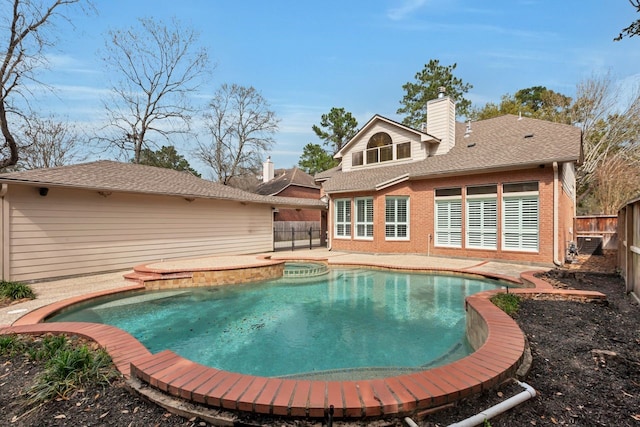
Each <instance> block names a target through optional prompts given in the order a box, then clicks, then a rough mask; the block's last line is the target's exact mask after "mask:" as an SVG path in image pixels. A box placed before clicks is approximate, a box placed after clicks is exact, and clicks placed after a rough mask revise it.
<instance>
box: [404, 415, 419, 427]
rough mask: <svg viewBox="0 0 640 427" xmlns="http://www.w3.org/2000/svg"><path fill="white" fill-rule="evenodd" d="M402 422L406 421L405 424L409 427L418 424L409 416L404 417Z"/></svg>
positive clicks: (414, 426) (416, 426)
mask: <svg viewBox="0 0 640 427" xmlns="http://www.w3.org/2000/svg"><path fill="white" fill-rule="evenodd" d="M404 422H405V423H407V425H408V426H409V427H418V424H416V423H415V421H413V420H412V419H411V418H409V417H406V418H405V419H404Z"/></svg>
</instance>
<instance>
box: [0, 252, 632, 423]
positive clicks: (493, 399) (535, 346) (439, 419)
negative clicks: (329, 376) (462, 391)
mask: <svg viewBox="0 0 640 427" xmlns="http://www.w3.org/2000/svg"><path fill="white" fill-rule="evenodd" d="M591 258H593V257H591ZM604 258H606V257H602V259H596V260H591V264H590V265H589V267H588V268H589V270H590V271H586V270H587V268H585V265H586V264H587V261H589V260H588V259H583V260H582V261H580V262H579V263H576V264H572V265H571V266H566V268H563V269H558V270H553V271H551V272H550V273H548V274H546V277H545V278H546V279H547V280H548V281H549V282H551V283H552V284H553V285H554V286H557V287H561V288H574V289H585V290H597V291H600V292H603V293H604V294H606V295H607V302H606V303H605V304H595V303H581V302H576V301H537V300H523V301H522V302H521V305H520V309H519V311H518V313H517V315H516V316H515V319H516V321H517V322H518V323H519V325H520V326H521V328H522V330H523V331H524V332H525V334H526V336H527V338H528V341H529V344H530V347H531V352H532V355H533V362H532V367H531V370H530V371H529V373H528V375H527V377H526V378H524V379H523V380H524V381H525V382H526V383H527V384H529V385H531V386H532V387H534V388H535V389H536V391H537V396H536V397H534V398H532V399H530V400H528V401H526V402H524V403H522V404H520V405H518V406H517V407H515V408H513V409H511V410H509V411H507V412H505V413H503V414H502V415H499V416H498V417H496V418H493V419H491V420H490V424H491V426H493V427H498V426H557V425H576V426H640V307H639V306H638V304H637V302H636V300H635V299H634V298H633V297H632V296H630V295H627V294H626V293H625V292H624V282H623V281H622V279H621V278H620V277H618V276H617V275H615V274H613V267H612V264H611V259H609V260H608V261H605V260H604ZM591 270H595V272H593V271H591ZM40 369H41V368H40V367H39V366H38V365H34V364H31V363H30V362H28V361H27V360H26V359H25V358H24V357H23V356H17V357H13V358H6V357H0V424H2V425H7V426H36V425H37V426H96V425H100V426H207V425H209V424H207V423H206V422H204V421H202V420H199V419H196V418H192V419H185V418H182V417H179V416H176V415H171V414H170V413H168V412H167V411H166V410H164V409H162V408H160V407H159V406H156V405H154V404H152V403H149V402H147V401H145V400H144V399H142V398H140V397H138V396H135V395H132V394H131V393H130V392H129V391H128V390H127V388H126V387H125V386H124V383H123V382H118V383H116V384H114V385H112V386H110V387H107V388H104V389H103V388H100V387H97V388H96V387H87V388H85V389H83V390H81V391H79V392H77V393H75V394H74V395H72V396H69V397H68V398H67V399H64V400H63V399H60V400H56V401H52V402H49V403H47V404H45V405H43V406H40V407H36V408H31V407H28V406H25V401H24V399H23V398H22V397H21V395H22V392H23V390H25V389H26V388H27V387H28V386H29V384H31V383H32V381H33V378H34V376H35V375H36V374H37V373H38V372H39V370H40ZM522 390H523V389H522V388H521V387H520V386H518V385H515V384H514V383H512V382H509V383H506V384H503V385H502V386H500V387H498V388H497V389H495V390H491V391H487V392H484V393H482V394H480V395H478V396H474V397H471V398H468V399H464V400H463V401H461V402H459V403H458V404H457V405H456V406H454V407H451V408H449V409H445V410H443V411H440V412H437V413H433V414H426V415H425V414H422V415H420V416H415V417H414V418H413V420H414V422H416V423H417V424H418V425H420V426H446V425H449V424H451V423H454V422H457V421H460V420H462V419H465V418H467V417H469V416H472V415H474V414H476V413H478V412H480V411H482V410H484V409H486V408H488V407H490V406H492V405H494V404H496V403H498V402H500V401H503V400H505V399H506V398H508V397H510V396H512V395H514V394H517V393H519V392H521V391H522ZM238 424H239V425H279V426H293V425H300V426H302V425H313V426H319V425H322V424H323V423H321V422H320V421H315V422H306V421H304V420H296V421H290V420H273V419H251V418H246V419H243V420H242V422H239V423H238ZM333 425H335V426H354V425H373V426H401V425H406V424H404V423H403V421H402V420H378V421H374V422H352V423H342V422H334V424H333Z"/></svg>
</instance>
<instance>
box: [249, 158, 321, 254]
mask: <svg viewBox="0 0 640 427" xmlns="http://www.w3.org/2000/svg"><path fill="white" fill-rule="evenodd" d="M262 168H263V171H262V183H261V184H260V185H258V187H257V188H256V190H255V192H256V193H257V194H260V195H264V196H276V197H295V198H302V199H312V200H314V201H319V200H320V186H319V185H318V184H316V182H315V180H314V178H313V177H312V176H311V175H309V174H308V173H306V172H304V171H303V170H300V169H298V168H297V167H295V166H294V167H293V168H291V169H278V170H275V169H274V165H273V162H272V161H271V158H267V160H266V161H265V162H264V164H263V167H262ZM273 221H274V225H275V226H276V229H277V230H280V231H279V232H276V234H278V239H281V238H282V237H283V236H284V234H282V233H284V230H289V229H291V228H295V229H296V230H297V231H296V233H295V234H296V236H297V238H300V237H302V236H306V230H308V229H309V228H311V229H314V230H316V231H315V232H313V233H314V234H315V233H318V234H317V235H316V238H317V237H319V242H320V246H325V245H326V235H327V233H326V230H327V212H326V210H324V209H286V208H284V209H277V210H276V211H275V212H274V214H273ZM274 232H275V230H274ZM287 235H288V233H287Z"/></svg>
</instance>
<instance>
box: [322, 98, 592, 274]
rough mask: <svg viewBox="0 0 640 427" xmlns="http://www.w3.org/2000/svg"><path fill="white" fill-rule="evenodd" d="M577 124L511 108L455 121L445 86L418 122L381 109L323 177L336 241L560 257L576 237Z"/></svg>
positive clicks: (452, 253)
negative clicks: (420, 123)
mask: <svg viewBox="0 0 640 427" xmlns="http://www.w3.org/2000/svg"><path fill="white" fill-rule="evenodd" d="M581 156H582V134H581V131H580V129H578V128H576V127H574V126H570V125H565V124H559V123H552V122H547V121H543V120H537V119H531V118H524V117H518V116H514V115H505V116H501V117H496V118H492V119H488V120H481V121H477V122H473V123H472V122H469V123H459V122H456V121H455V103H454V101H453V100H452V99H451V98H449V97H447V96H444V94H441V96H439V98H438V99H435V100H432V101H430V102H429V103H428V106H427V123H426V124H425V126H423V127H422V129H420V130H417V129H413V128H410V127H407V126H405V125H402V124H400V123H397V122H395V121H393V120H389V119H387V118H385V117H382V116H379V115H375V116H374V117H373V118H372V119H371V120H369V121H368V122H367V123H366V124H365V125H364V126H363V127H362V129H360V130H359V131H358V133H357V134H356V135H355V136H354V137H353V138H352V139H351V140H350V141H349V142H348V143H347V144H346V145H345V146H344V147H343V148H342V149H341V150H340V151H339V152H338V153H337V154H336V158H339V159H340V160H341V164H340V165H339V166H338V167H336V168H334V169H331V170H329V171H325V172H323V173H320V174H318V175H317V176H316V182H318V183H321V184H322V189H323V193H324V194H326V195H327V196H328V197H329V216H328V217H329V230H330V232H329V236H330V242H329V244H330V247H331V248H332V249H335V250H344V251H356V252H373V253H419V254H427V255H436V256H447V257H469V258H478V259H495V260H508V261H517V262H527V263H528V262H531V263H539V264H551V263H555V264H560V263H562V262H563V260H564V254H565V248H566V246H567V243H568V242H569V241H571V240H573V239H574V237H573V233H574V230H573V218H574V216H575V209H576V202H575V190H576V183H575V167H576V164H577V163H578V162H579V161H580V160H581Z"/></svg>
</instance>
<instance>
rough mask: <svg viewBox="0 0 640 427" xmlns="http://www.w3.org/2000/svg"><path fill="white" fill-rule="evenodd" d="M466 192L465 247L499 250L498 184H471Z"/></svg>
mask: <svg viewBox="0 0 640 427" xmlns="http://www.w3.org/2000/svg"><path fill="white" fill-rule="evenodd" d="M491 187H494V188H495V191H494V189H493V188H491ZM465 193H466V197H465V215H464V217H465V233H464V234H465V248H467V249H484V250H492V251H497V250H498V187H497V185H482V186H469V187H466V191H465ZM470 193H471V194H470ZM476 214H477V217H476Z"/></svg>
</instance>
